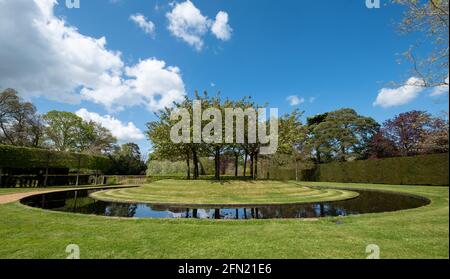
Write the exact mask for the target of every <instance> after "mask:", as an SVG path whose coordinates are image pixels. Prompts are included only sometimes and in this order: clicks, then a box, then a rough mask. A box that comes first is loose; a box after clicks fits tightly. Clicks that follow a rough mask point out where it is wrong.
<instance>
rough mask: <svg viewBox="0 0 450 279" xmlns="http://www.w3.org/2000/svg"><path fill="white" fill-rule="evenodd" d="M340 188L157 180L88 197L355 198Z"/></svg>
mask: <svg viewBox="0 0 450 279" xmlns="http://www.w3.org/2000/svg"><path fill="white" fill-rule="evenodd" d="M357 196H358V193H356V192H353V191H345V190H340V189H321V190H319V189H312V188H309V187H304V186H302V185H300V184H298V183H295V182H280V181H233V180H230V181H221V182H214V181H209V180H198V181H193V180H191V181H188V180H184V181H180V180H161V181H156V182H153V183H151V184H148V185H143V186H141V187H137V188H129V189H115V190H106V191H100V192H96V193H93V194H92V197H94V198H95V199H99V200H104V201H121V202H131V203H135V202H141V203H158V204H228V205H237V204H247V205H248V204H282V203H302V202H311V201H336V200H344V199H350V198H354V197H357Z"/></svg>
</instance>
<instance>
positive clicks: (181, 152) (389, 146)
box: [147, 93, 448, 179]
mask: <svg viewBox="0 0 450 279" xmlns="http://www.w3.org/2000/svg"><path fill="white" fill-rule="evenodd" d="M194 100H200V101H201V103H202V107H203V109H205V108H207V107H215V108H218V109H220V110H221V111H224V110H225V108H242V109H244V110H245V109H246V108H249V107H253V108H255V109H257V108H260V107H261V106H259V105H258V104H256V103H254V102H252V101H251V98H249V97H245V98H243V99H241V100H238V101H231V100H229V99H225V100H221V98H220V96H215V97H209V96H208V95H207V94H206V93H204V94H203V95H202V96H199V95H198V94H196V96H195V98H194V99H189V98H186V99H185V100H184V101H183V102H181V103H176V104H175V106H174V108H172V109H169V108H167V109H166V110H164V111H162V112H160V113H159V114H158V119H157V120H156V121H152V122H149V123H148V124H147V127H148V130H147V135H148V138H149V139H150V140H151V142H152V144H153V148H154V150H153V151H154V152H153V153H152V155H151V159H153V160H171V161H180V160H183V161H185V162H186V170H187V177H188V178H191V177H193V178H194V179H197V178H198V177H199V158H200V157H209V158H214V162H215V169H214V174H215V178H216V179H219V178H220V174H221V173H223V172H222V171H221V170H223V168H221V166H222V165H225V164H229V161H230V158H233V160H234V166H235V176H238V175H240V173H238V166H239V165H242V167H243V170H242V175H243V176H245V175H246V174H249V176H250V177H251V178H256V177H257V176H258V160H259V159H270V160H271V161H275V162H278V163H279V164H283V163H285V162H286V161H290V162H295V163H300V162H301V163H327V162H331V161H349V160H360V159H368V158H384V157H393V156H411V155H418V154H429V153H439V152H448V117H446V116H443V117H433V116H432V115H430V114H429V113H427V112H424V111H410V112H406V113H402V114H400V115H398V116H395V117H394V118H392V119H389V120H387V121H385V122H384V123H383V124H382V125H380V124H379V123H377V121H375V120H374V119H373V118H370V117H366V116H362V115H359V114H358V113H357V112H356V111H355V110H353V109H349V108H343V109H339V110H336V111H332V112H327V113H324V114H319V115H315V116H312V117H309V118H307V121H306V123H305V124H303V123H302V121H301V118H302V117H303V112H300V111H298V110H296V111H293V112H291V113H289V114H286V115H283V116H281V117H279V119H278V120H279V121H278V125H279V128H278V130H279V134H278V136H279V137H278V145H279V147H278V151H277V153H276V154H272V155H261V154H260V148H261V146H262V144H261V143H259V142H257V143H248V141H247V137H245V142H244V143H239V144H237V143H233V144H230V143H225V141H223V142H222V143H204V142H203V143H194V142H193V141H192V133H191V142H190V143H179V144H176V143H173V142H172V141H171V139H170V130H171V127H173V125H174V124H175V123H176V122H177V121H175V120H172V119H171V118H170V115H171V113H172V112H173V110H175V109H181V108H185V109H187V110H188V111H190V112H191V124H192V123H193V119H192V115H193V114H192V104H193V101H194ZM222 121H224V120H223V119H222ZM233 121H234V122H235V121H236V119H233ZM208 123H210V121H209V120H206V121H205V120H203V121H202V128H203V127H204V126H205V125H208ZM234 124H235V123H234ZM191 126H192V125H191ZM222 127H225V124H223V125H222ZM244 127H245V135H247V131H248V118H245V125H244ZM191 163H192V164H193V167H192V166H191ZM191 169H192V170H193V173H191Z"/></svg>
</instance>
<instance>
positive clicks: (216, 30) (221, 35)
mask: <svg viewBox="0 0 450 279" xmlns="http://www.w3.org/2000/svg"><path fill="white" fill-rule="evenodd" d="M211 32H212V33H213V34H214V35H215V36H216V37H217V39H219V40H222V41H228V40H229V39H230V38H231V32H233V29H231V27H230V25H229V24H228V14H227V13H226V12H223V11H220V12H218V13H217V15H216V20H215V21H214V23H213V25H212V26H211Z"/></svg>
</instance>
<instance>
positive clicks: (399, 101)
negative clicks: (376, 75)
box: [373, 77, 425, 108]
mask: <svg viewBox="0 0 450 279" xmlns="http://www.w3.org/2000/svg"><path fill="white" fill-rule="evenodd" d="M422 85H423V81H421V80H420V79H419V78H416V77H411V78H410V79H408V81H407V82H406V84H405V85H403V86H400V87H398V88H382V89H381V90H380V91H379V92H378V96H377V99H376V100H375V102H374V103H373V105H374V106H381V107H383V108H389V107H394V106H401V105H404V104H407V103H409V102H411V101H413V100H414V99H415V98H416V97H417V96H418V95H419V94H420V93H421V92H422V91H423V90H425V88H424V87H423V86H422Z"/></svg>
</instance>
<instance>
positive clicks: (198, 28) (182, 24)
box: [166, 0, 210, 50]
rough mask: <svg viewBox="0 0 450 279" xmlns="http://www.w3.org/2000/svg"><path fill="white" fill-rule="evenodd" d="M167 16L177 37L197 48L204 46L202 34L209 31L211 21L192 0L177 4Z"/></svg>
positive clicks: (171, 29) (170, 26) (170, 28)
mask: <svg viewBox="0 0 450 279" xmlns="http://www.w3.org/2000/svg"><path fill="white" fill-rule="evenodd" d="M166 17H167V19H168V20H169V26H168V28H169V30H170V32H171V33H172V34H173V35H174V36H175V37H177V38H180V39H182V40H183V41H185V42H186V43H188V44H189V45H191V46H193V47H195V49H197V50H201V49H202V48H203V39H202V36H203V35H204V34H205V33H206V32H207V31H208V28H209V25H210V21H209V19H208V18H207V17H206V16H204V15H202V13H201V12H200V10H199V9H197V7H195V6H194V4H193V3H192V2H191V1H189V0H187V1H186V2H183V3H177V4H175V5H174V7H173V9H172V11H171V12H168V13H167V14H166Z"/></svg>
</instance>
